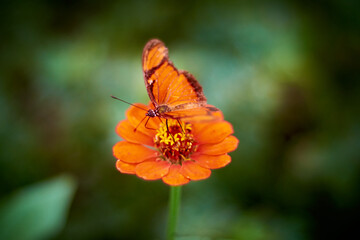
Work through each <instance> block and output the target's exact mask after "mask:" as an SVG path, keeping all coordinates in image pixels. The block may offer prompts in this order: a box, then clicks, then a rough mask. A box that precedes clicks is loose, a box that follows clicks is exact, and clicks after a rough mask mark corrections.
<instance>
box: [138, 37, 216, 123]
mask: <svg viewBox="0 0 360 240" xmlns="http://www.w3.org/2000/svg"><path fill="white" fill-rule="evenodd" d="M142 64H143V72H144V80H145V86H146V89H147V92H148V95H149V97H150V100H151V103H152V105H153V106H154V108H153V109H150V110H148V111H147V113H146V116H148V117H159V118H165V119H181V120H183V121H190V120H191V121H196V120H199V121H203V120H214V119H215V118H216V114H214V113H215V112H217V111H218V109H217V108H215V107H213V106H210V105H207V102H206V101H207V100H206V97H205V95H204V93H203V90H202V87H201V85H200V84H199V82H198V81H197V80H196V79H195V77H194V76H193V75H191V74H190V73H188V72H186V71H179V70H178V69H177V68H176V67H175V66H174V65H173V63H172V62H171V61H170V60H169V56H168V49H167V48H166V47H165V45H164V43H163V42H161V41H160V40H158V39H153V40H150V41H149V42H148V43H147V44H146V45H145V47H144V51H143V60H142Z"/></svg>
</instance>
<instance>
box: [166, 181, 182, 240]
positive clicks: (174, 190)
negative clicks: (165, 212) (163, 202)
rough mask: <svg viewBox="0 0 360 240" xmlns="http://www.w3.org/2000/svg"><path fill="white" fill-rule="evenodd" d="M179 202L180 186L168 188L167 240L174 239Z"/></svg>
mask: <svg viewBox="0 0 360 240" xmlns="http://www.w3.org/2000/svg"><path fill="white" fill-rule="evenodd" d="M180 200H181V186H178V187H170V199H169V219H168V226H167V237H166V239H167V240H174V239H175V231H176V225H177V220H178V215H179V208H180Z"/></svg>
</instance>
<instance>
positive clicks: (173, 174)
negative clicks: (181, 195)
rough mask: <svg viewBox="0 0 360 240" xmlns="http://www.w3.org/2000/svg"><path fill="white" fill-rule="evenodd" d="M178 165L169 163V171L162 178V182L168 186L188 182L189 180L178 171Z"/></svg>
mask: <svg viewBox="0 0 360 240" xmlns="http://www.w3.org/2000/svg"><path fill="white" fill-rule="evenodd" d="M180 168H181V166H180V165H177V164H176V165H175V164H173V165H171V167H170V169H169V173H168V174H167V175H166V176H165V177H163V178H162V180H163V182H164V183H166V184H168V185H170V186H180V185H184V184H186V183H188V182H189V181H190V180H189V179H188V178H186V177H184V176H183V175H182V174H181V173H179V170H180Z"/></svg>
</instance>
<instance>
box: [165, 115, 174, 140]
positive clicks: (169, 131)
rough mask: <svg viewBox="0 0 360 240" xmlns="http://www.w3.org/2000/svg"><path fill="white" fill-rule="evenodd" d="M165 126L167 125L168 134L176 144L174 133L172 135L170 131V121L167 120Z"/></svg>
mask: <svg viewBox="0 0 360 240" xmlns="http://www.w3.org/2000/svg"><path fill="white" fill-rule="evenodd" d="M165 124H166V130H167V132H168V133H169V134H170V136H171V138H172V139H173V141H174V142H175V138H174V136H173V135H172V133H171V132H170V130H169V125H168V120H167V119H166V121H165Z"/></svg>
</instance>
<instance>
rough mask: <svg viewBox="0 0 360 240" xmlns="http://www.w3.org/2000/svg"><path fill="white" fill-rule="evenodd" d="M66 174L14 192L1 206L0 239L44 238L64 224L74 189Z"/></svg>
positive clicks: (54, 232)
mask: <svg viewBox="0 0 360 240" xmlns="http://www.w3.org/2000/svg"><path fill="white" fill-rule="evenodd" d="M75 188H76V184H75V180H74V179H73V178H72V177H71V176H69V175H61V176H59V177H56V178H54V179H51V180H48V181H45V182H42V183H38V184H35V185H32V186H29V187H27V188H25V189H21V190H18V191H16V192H15V193H13V194H11V195H10V196H8V197H7V198H6V199H4V200H3V201H2V204H1V205H0V239H9V240H11V239H18V240H23V239H24V240H29V239H45V238H49V237H51V236H54V235H55V234H56V233H58V232H59V231H60V230H61V229H62V227H63V226H64V224H65V221H66V216H67V213H68V209H69V206H70V203H71V200H72V198H73V195H74V192H75Z"/></svg>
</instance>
